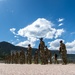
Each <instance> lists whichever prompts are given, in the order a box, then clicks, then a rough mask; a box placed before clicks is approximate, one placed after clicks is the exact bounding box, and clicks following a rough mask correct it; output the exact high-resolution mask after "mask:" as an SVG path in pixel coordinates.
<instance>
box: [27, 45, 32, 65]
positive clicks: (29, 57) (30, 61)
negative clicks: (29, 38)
mask: <svg viewBox="0 0 75 75" xmlns="http://www.w3.org/2000/svg"><path fill="white" fill-rule="evenodd" d="M27 63H29V64H31V63H32V48H31V45H30V44H29V45H28V49H27Z"/></svg>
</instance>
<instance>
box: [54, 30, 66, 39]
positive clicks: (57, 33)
mask: <svg viewBox="0 0 75 75" xmlns="http://www.w3.org/2000/svg"><path fill="white" fill-rule="evenodd" d="M63 32H65V31H64V29H57V30H56V34H55V38H58V36H61V34H62V33H63Z"/></svg>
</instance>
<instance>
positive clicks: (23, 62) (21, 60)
mask: <svg viewBox="0 0 75 75" xmlns="http://www.w3.org/2000/svg"><path fill="white" fill-rule="evenodd" d="M20 63H21V64H25V51H24V50H23V49H22V50H21V52H20Z"/></svg>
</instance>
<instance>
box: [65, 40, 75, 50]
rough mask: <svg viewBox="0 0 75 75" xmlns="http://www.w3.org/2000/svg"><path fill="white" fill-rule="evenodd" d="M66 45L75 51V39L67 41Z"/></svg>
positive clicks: (68, 48)
mask: <svg viewBox="0 0 75 75" xmlns="http://www.w3.org/2000/svg"><path fill="white" fill-rule="evenodd" d="M66 47H67V50H69V51H75V40H74V41H72V42H67V43H66Z"/></svg>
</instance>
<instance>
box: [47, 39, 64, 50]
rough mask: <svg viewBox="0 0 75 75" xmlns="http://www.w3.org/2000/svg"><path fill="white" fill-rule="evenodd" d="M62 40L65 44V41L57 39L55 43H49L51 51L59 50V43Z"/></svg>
mask: <svg viewBox="0 0 75 75" xmlns="http://www.w3.org/2000/svg"><path fill="white" fill-rule="evenodd" d="M60 40H62V41H63V42H64V40H63V39H56V40H54V41H51V42H48V43H49V45H50V47H49V49H51V50H58V49H59V46H60V43H59V42H60Z"/></svg>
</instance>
